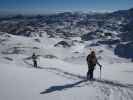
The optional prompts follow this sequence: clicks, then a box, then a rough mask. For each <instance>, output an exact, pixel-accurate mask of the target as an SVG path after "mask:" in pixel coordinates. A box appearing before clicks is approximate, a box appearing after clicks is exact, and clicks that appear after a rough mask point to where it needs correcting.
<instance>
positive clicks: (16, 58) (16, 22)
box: [0, 9, 133, 100]
mask: <svg viewBox="0 0 133 100" xmlns="http://www.w3.org/2000/svg"><path fill="white" fill-rule="evenodd" d="M132 11H133V10H132V9H130V10H124V11H117V12H113V13H104V14H103V13H102V14H99V13H94V14H86V13H78V12H75V13H71V12H65V13H59V14H52V15H38V16H26V15H25V16H24V15H17V16H10V17H4V18H0V31H1V32H0V88H1V89H0V99H1V100H44V99H46V100H53V99H54V100H68V99H69V100H88V98H89V99H90V100H133V96H132V95H133V80H132V74H133V72H132V71H133V67H132V66H133V63H132V62H131V59H132V58H133V55H132V54H133V53H132V50H133V41H132V35H133V34H132V28H131V26H132V21H131V20H132V18H133V17H132V15H133V13H132ZM127 35H129V37H128V36H127ZM124 37H125V38H124ZM90 48H92V49H93V50H95V51H96V54H97V58H98V60H99V62H100V63H101V64H102V65H103V68H102V76H101V77H102V79H101V80H100V75H99V73H100V71H99V67H98V66H96V70H95V73H94V77H95V81H87V80H86V73H87V70H88V69H87V64H86V56H87V55H88V53H90ZM33 52H35V53H36V54H37V55H38V65H39V68H38V69H35V68H33V62H32V59H31V55H32V53H33ZM118 55H119V56H118ZM122 57H123V58H122ZM127 58H129V59H127Z"/></svg>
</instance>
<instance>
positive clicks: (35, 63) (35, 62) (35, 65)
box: [33, 60, 37, 68]
mask: <svg viewBox="0 0 133 100" xmlns="http://www.w3.org/2000/svg"><path fill="white" fill-rule="evenodd" d="M33 63H34V67H35V68H37V61H36V60H34V61H33Z"/></svg>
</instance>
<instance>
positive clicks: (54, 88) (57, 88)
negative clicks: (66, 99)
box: [40, 80, 87, 94]
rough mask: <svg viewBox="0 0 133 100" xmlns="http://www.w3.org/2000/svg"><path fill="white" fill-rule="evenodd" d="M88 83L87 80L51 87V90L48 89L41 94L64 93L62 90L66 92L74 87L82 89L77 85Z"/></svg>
mask: <svg viewBox="0 0 133 100" xmlns="http://www.w3.org/2000/svg"><path fill="white" fill-rule="evenodd" d="M86 81H87V80H81V81H78V82H75V83H73V84H65V85H61V86H51V87H50V88H48V89H46V90H45V91H43V92H41V93H40V94H46V93H51V92H54V91H62V90H66V89H69V88H73V87H80V86H77V85H78V84H81V83H82V82H86Z"/></svg>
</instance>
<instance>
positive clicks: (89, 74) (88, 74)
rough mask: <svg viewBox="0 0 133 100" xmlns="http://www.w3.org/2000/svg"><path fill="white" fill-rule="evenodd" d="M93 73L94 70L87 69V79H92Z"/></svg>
mask: <svg viewBox="0 0 133 100" xmlns="http://www.w3.org/2000/svg"><path fill="white" fill-rule="evenodd" d="M93 71H94V68H92V69H88V72H87V79H90V80H91V79H93Z"/></svg>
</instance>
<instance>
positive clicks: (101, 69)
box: [100, 66, 102, 80]
mask: <svg viewBox="0 0 133 100" xmlns="http://www.w3.org/2000/svg"><path fill="white" fill-rule="evenodd" d="M101 74H102V67H101V66H100V80H101Z"/></svg>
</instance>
